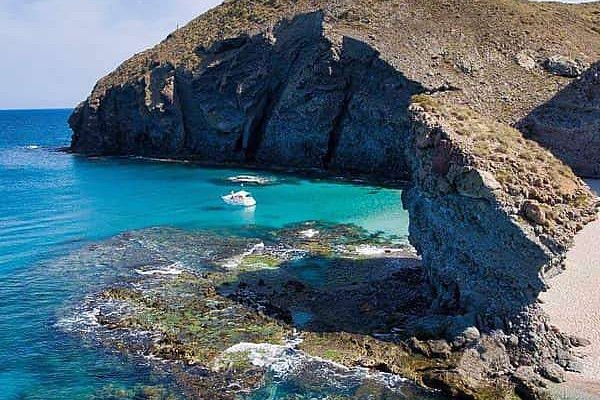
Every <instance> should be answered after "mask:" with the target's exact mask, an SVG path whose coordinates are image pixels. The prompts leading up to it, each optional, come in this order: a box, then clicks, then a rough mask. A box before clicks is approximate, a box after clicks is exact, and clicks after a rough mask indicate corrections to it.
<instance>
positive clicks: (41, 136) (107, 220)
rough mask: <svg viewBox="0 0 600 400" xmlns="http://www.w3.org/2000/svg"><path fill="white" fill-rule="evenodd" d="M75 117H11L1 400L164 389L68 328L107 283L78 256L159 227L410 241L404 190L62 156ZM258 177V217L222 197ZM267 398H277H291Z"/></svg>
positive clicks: (6, 130) (0, 234) (2, 239)
mask: <svg viewBox="0 0 600 400" xmlns="http://www.w3.org/2000/svg"><path fill="white" fill-rule="evenodd" d="M71 111H72V110H69V109H60V110H10V111H9V110H5V111H0V399H11V400H12V399H15V400H17V399H87V398H102V396H101V395H98V393H104V392H103V390H104V389H103V388H106V387H115V388H123V389H124V390H126V389H127V388H131V387H135V386H136V385H140V384H145V383H148V384H154V383H156V382H157V381H159V380H161V379H164V377H161V376H156V374H155V373H154V372H153V371H152V370H151V369H150V368H149V367H148V366H147V365H143V364H140V363H136V362H135V361H134V360H131V359H128V358H127V357H124V356H121V355H119V354H116V353H115V352H111V351H107V350H106V349H104V348H102V347H99V346H97V345H92V344H90V343H87V342H85V341H84V340H82V339H81V338H80V337H77V336H74V335H70V334H69V333H66V332H64V331H63V330H61V329H59V327H58V326H59V324H57V319H58V318H59V314H58V310H60V309H61V308H62V307H63V306H64V304H65V303H66V302H68V301H72V300H73V299H74V298H77V296H81V295H82V293H81V292H82V291H83V290H84V287H86V289H85V290H88V289H89V285H90V284H93V283H94V280H95V279H96V277H95V276H94V275H93V274H94V272H93V269H91V270H85V271H82V270H78V269H76V268H75V267H70V266H69V265H68V264H65V263H64V262H62V263H57V262H56V260H60V259H61V257H64V256H65V255H66V254H68V253H70V252H73V251H76V250H77V249H80V248H83V247H85V246H89V245H90V244H92V243H95V242H98V241H102V240H106V239H109V238H111V237H113V236H115V235H118V234H121V233H123V232H127V231H131V230H138V229H142V228H149V227H175V228H179V229H184V230H190V231H194V230H203V231H206V230H211V229H214V230H220V231H222V230H223V229H228V230H229V231H235V230H238V229H239V230H240V231H241V230H244V229H247V228H248V227H265V228H281V227H284V226H286V225H288V224H292V223H299V222H303V221H323V222H329V223H353V224H356V225H358V226H361V227H363V228H365V229H366V230H368V231H371V232H373V233H376V232H380V233H381V234H384V235H387V236H389V237H390V238H392V239H394V240H399V241H402V240H406V237H407V235H408V214H407V212H406V211H405V210H404V209H403V207H402V202H401V190H400V189H394V188H381V187H374V186H369V185H365V184H363V183H361V182H350V183H349V182H342V181H339V180H335V179H317V178H311V179H309V178H305V177H301V176H294V175H292V174H281V173H273V172H268V171H244V170H241V169H219V168H207V167H202V166H198V165H194V164H189V163H182V162H166V161H159V160H146V159H136V158H86V157H82V156H78V155H73V154H69V153H67V152H64V151H60V149H61V148H64V147H65V146H68V145H69V142H70V137H71V134H72V132H71V130H70V129H69V127H68V125H67V119H68V117H69V115H70V113H71ZM249 173H250V174H260V175H261V176H266V177H268V178H269V179H272V180H273V181H274V182H275V183H276V184H273V185H267V186H261V187H252V188H250V189H249V190H250V191H251V193H252V195H253V196H254V197H255V199H256V200H257V202H258V205H257V206H256V207H255V208H253V209H251V210H248V209H241V208H233V207H230V206H227V205H226V204H224V203H223V201H222V199H221V196H223V195H225V194H228V193H230V192H231V191H232V190H238V189H239V188H240V185H239V184H235V183H232V182H230V181H229V180H228V178H230V177H233V176H236V175H239V174H249ZM57 266H58V267H57ZM57 268H59V269H58V270H57ZM82 282H86V284H85V285H83V284H82ZM267 389H268V388H267ZM267 389H265V388H263V389H262V392H261V393H267V392H268V393H269V395H268V398H272V399H277V398H284V395H283V394H281V395H279V394H277V393H279V392H278V391H277V390H271V389H268V390H267ZM280 392H281V391H280ZM113 393H114V391H113ZM301 395H302V393H299V394H298V396H301ZM311 396H312V397H311V398H328V397H327V396H325V395H323V396H322V397H319V395H318V393H317V394H315V393H312V394H311ZM256 398H260V395H259V394H257V397H256ZM294 398H301V397H294Z"/></svg>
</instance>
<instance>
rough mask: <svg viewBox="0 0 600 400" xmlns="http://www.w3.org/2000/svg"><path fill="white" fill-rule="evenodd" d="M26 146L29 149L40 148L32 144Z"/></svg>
mask: <svg viewBox="0 0 600 400" xmlns="http://www.w3.org/2000/svg"><path fill="white" fill-rule="evenodd" d="M25 148H26V149H28V150H37V149H39V148H40V146H38V145H35V144H32V145H29V146H25Z"/></svg>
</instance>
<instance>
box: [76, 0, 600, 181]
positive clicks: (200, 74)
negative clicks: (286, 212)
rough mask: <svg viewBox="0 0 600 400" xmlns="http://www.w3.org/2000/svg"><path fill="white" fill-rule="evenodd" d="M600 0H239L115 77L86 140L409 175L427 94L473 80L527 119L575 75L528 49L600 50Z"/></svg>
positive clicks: (179, 154) (216, 158)
mask: <svg viewBox="0 0 600 400" xmlns="http://www.w3.org/2000/svg"><path fill="white" fill-rule="evenodd" d="M598 7H599V6H598V4H591V5H582V6H566V5H559V4H536V3H528V2H523V3H520V2H506V3H501V4H499V3H498V2H496V1H491V0H486V1H482V2H478V3H477V4H473V3H472V2H468V1H465V0H451V1H449V2H444V3H439V2H430V1H416V2H407V1H404V0H394V1H391V2H390V1H375V2H372V1H366V0H359V1H350V0H339V1H326V0H318V1H317V0H311V1H309V0H301V1H289V0H234V1H228V2H225V3H224V4H223V5H221V6H219V7H217V8H215V9H214V10H211V11H210V12H208V13H206V14H205V15H203V16H201V17H199V18H197V19H195V20H193V21H192V22H191V23H190V24H189V25H187V26H186V27H184V28H182V29H179V30H177V31H176V32H174V33H173V34H171V35H169V37H167V39H165V40H164V41H163V42H162V43H160V44H159V45H157V46H156V47H154V48H152V49H150V50H147V51H145V52H143V53H140V54H137V55H135V56H134V57H132V58H131V59H130V60H128V61H126V62H125V63H123V64H122V65H121V66H120V67H119V68H118V69H117V70H115V71H114V72H113V73H111V74H110V75H108V76H107V77H105V78H103V79H101V80H100V81H99V82H98V84H97V85H96V87H95V88H94V90H93V92H92V94H91V96H90V97H89V98H88V99H87V100H86V101H85V102H83V103H82V104H81V105H80V106H79V107H78V108H77V110H76V111H75V112H74V114H73V117H72V118H71V121H70V122H71V126H72V128H73V130H74V132H75V135H74V136H73V141H72V146H71V148H72V150H73V151H75V152H79V153H85V154H104V155H128V154H136V155H147V156H159V157H176V158H187V159H195V160H198V161H203V162H211V163H215V162H216V163H230V162H233V163H242V162H243V163H253V164H257V165H262V166H269V167H274V166H282V167H290V166H292V167H303V168H323V167H324V168H329V169H332V170H335V171H336V172H343V173H346V174H354V173H367V174H373V175H377V176H378V177H380V178H381V177H388V178H408V175H407V172H408V171H407V166H406V160H405V159H404V146H405V144H404V142H403V136H404V135H403V132H404V131H405V130H406V108H407V106H408V99H409V98H410V96H411V95H412V94H414V93H418V92H423V91H428V92H431V91H439V90H442V91H443V90H448V89H460V90H451V91H449V92H448V93H446V95H447V97H448V98H449V99H451V101H453V102H457V103H468V104H469V105H470V106H471V107H473V108H474V109H475V110H476V111H478V112H480V113H482V114H483V115H486V116H493V117H494V118H496V119H499V120H501V121H504V122H509V123H513V122H515V121H517V120H518V119H520V118H522V117H523V116H524V115H525V114H526V113H528V112H529V111H531V110H532V109H533V108H535V107H536V106H539V105H540V104H543V103H544V102H546V101H548V100H549V99H551V97H552V96H553V95H554V94H555V93H556V90H557V89H561V88H564V87H565V86H566V85H568V84H569V83H570V79H568V78H565V77H561V76H553V75H550V74H547V73H543V72H541V71H540V70H539V69H537V68H534V69H533V70H532V69H531V68H524V67H522V66H521V65H520V64H519V63H518V62H515V60H517V61H518V60H519V57H518V55H519V54H529V53H531V52H535V55H536V59H537V60H545V59H550V58H551V57H552V56H554V55H556V54H578V57H579V58H581V60H582V62H585V63H589V62H592V61H594V60H597V59H599V58H600V36H598V35H590V34H589V31H590V30H591V29H593V28H594V27H595V26H596V25H595V23H594V18H595V17H594V16H595V15H596V14H595V13H596V12H597V11H598ZM547 26H553V30H552V31H548V29H547ZM392 27H393V29H392ZM457 27H460V29H457ZM500 27H502V28H501V29H500ZM565 33H568V34H570V35H572V36H574V37H575V36H576V37H579V38H580V40H578V41H577V42H576V43H571V42H567V41H564V40H561V39H560V38H561V37H562V35H564V34H565ZM521 58H522V57H521ZM521 64H523V63H522V62H521ZM563 75H564V74H563Z"/></svg>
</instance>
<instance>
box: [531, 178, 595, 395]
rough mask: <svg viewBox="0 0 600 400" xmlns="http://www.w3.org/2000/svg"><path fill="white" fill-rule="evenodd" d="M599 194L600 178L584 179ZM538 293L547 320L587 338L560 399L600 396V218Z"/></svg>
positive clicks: (576, 239) (572, 333)
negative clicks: (580, 365)
mask: <svg viewBox="0 0 600 400" xmlns="http://www.w3.org/2000/svg"><path fill="white" fill-rule="evenodd" d="M587 182H588V184H589V185H590V187H591V188H592V189H594V190H595V191H596V193H599V194H600V180H590V181H587ZM549 283H550V286H551V287H550V290H549V291H548V292H546V293H542V295H541V296H540V298H541V300H542V301H543V304H542V306H543V308H544V309H545V310H546V312H547V313H548V314H549V315H550V321H551V323H552V324H553V325H555V326H557V327H558V328H559V329H560V330H561V331H563V332H565V333H568V334H571V335H575V336H578V337H582V338H585V339H588V340H590V341H591V342H592V345H591V346H588V347H585V348H581V349H580V350H578V351H579V352H580V354H582V355H583V356H584V358H583V364H584V372H583V373H582V374H573V373H571V374H569V376H568V382H567V384H566V385H560V387H559V388H557V389H558V391H559V392H560V394H559V396H558V397H559V398H563V399H569V400H571V399H573V400H575V399H600V220H597V221H595V222H593V223H591V224H589V225H587V226H586V227H585V228H584V229H583V230H582V231H581V232H580V233H579V234H577V237H576V238H575V245H574V246H573V248H572V249H571V250H570V251H569V253H568V254H567V269H566V270H565V271H564V272H563V273H562V274H560V275H559V276H557V277H555V278H553V279H552V280H551V281H550V282H549Z"/></svg>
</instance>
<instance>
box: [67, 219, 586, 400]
mask: <svg viewBox="0 0 600 400" xmlns="http://www.w3.org/2000/svg"><path fill="white" fill-rule="evenodd" d="M173 243H177V248H176V250H175V249H174V248H173V247H172V244H173ZM114 248H118V249H119V254H122V256H120V257H117V258H114V257H111V260H110V263H111V265H115V266H117V265H118V266H119V271H120V272H119V274H118V276H119V278H118V279H117V280H116V281H114V280H112V281H111V282H109V283H108V284H106V285H105V286H104V287H103V288H101V289H100V291H98V292H91V293H89V294H88V295H86V296H85V297H84V298H83V299H82V300H81V301H78V302H76V303H75V304H73V305H72V306H70V307H69V308H68V309H66V310H64V311H63V312H62V313H61V314H62V317H61V318H60V319H59V322H58V327H59V328H60V329H62V330H64V331H66V332H68V333H70V334H74V335H78V336H81V337H82V338H84V339H85V340H86V341H91V342H92V343H96V344H97V345H101V346H102V347H106V348H109V349H113V350H114V351H118V352H121V353H123V354H124V355H126V356H128V357H133V358H134V359H136V358H139V359H140V361H141V360H143V361H142V362H144V363H150V364H151V365H153V367H154V368H156V369H157V370H159V371H163V372H165V373H167V374H168V375H169V376H170V377H172V379H173V380H174V382H175V387H176V388H177V390H178V391H182V393H183V395H184V396H185V397H191V398H215V399H221V398H222V399H233V398H248V399H251V398H253V397H251V396H252V395H255V394H256V393H260V390H261V388H263V387H264V385H265V384H268V382H271V380H272V379H275V382H288V380H292V381H293V382H295V383H294V384H295V385H300V386H301V387H302V388H303V389H302V390H303V391H304V392H303V393H308V392H310V390H311V389H310V385H314V388H315V389H319V390H318V392H319V393H321V394H322V393H323V391H325V392H327V390H331V391H332V392H331V394H332V395H333V394H334V393H337V395H338V397H337V398H353V399H357V398H365V399H367V398H373V397H372V396H376V397H375V398H394V399H395V398H397V399H413V398H414V399H431V400H438V399H439V400H441V399H443V398H445V397H444V396H451V397H456V396H459V397H465V398H474V399H491V398H493V399H501V398H503V399H512V398H514V396H515V395H516V393H518V394H519V395H521V396H522V397H523V398H528V397H527V396H530V398H543V396H544V392H543V389H540V385H542V386H547V385H548V384H547V383H546V384H544V382H548V383H549V382H551V381H557V380H561V379H563V378H562V377H563V374H562V373H561V372H560V368H558V367H553V366H552V365H553V364H546V366H545V367H544V369H542V370H536V371H539V372H540V373H542V374H544V375H545V376H546V377H547V379H549V380H548V381H546V378H541V377H539V376H538V375H536V373H535V371H534V369H533V367H527V368H530V369H527V368H522V367H521V368H518V366H519V364H520V363H521V362H523V359H521V360H519V359H518V357H523V356H525V357H528V355H527V353H523V352H522V350H521V349H520V347H519V343H518V341H519V338H518V337H517V336H516V335H514V334H505V333H503V332H502V331H488V332H484V331H479V330H478V329H477V328H474V327H470V328H468V329H465V330H464V331H463V332H462V333H461V334H460V335H456V336H454V337H453V339H452V340H449V339H446V338H444V337H434V336H432V335H434V334H432V332H431V329H432V326H435V321H437V319H436V318H434V319H431V318H432V316H431V315H430V314H429V313H430V311H431V310H432V309H433V306H432V303H433V302H434V300H435V295H434V293H435V290H434V288H433V287H431V286H430V285H429V283H428V280H427V279H426V278H425V276H424V270H423V269H422V267H421V260H420V259H419V258H417V257H416V256H415V255H414V252H413V251H412V250H411V249H410V248H407V247H404V246H400V247H398V244H394V243H391V242H389V241H388V240H387V239H385V238H381V237H378V236H373V235H371V234H367V233H366V232H364V231H362V230H361V229H359V228H357V227H354V226H350V225H323V224H317V223H313V222H311V223H305V224H299V225H294V226H290V227H288V228H284V229H282V230H278V231H271V232H269V233H268V234H266V236H262V237H260V238H248V237H246V238H241V237H234V236H223V235H215V234H209V233H189V232H183V231H178V230H175V229H170V228H155V229H149V230H144V231H139V232H131V233H127V234H123V235H120V236H119V237H117V238H115V239H112V240H111V241H108V242H106V243H100V244H97V245H94V246H92V247H91V248H87V249H84V250H82V251H83V252H86V253H90V254H92V256H90V255H89V254H88V255H87V256H86V257H84V258H85V259H90V260H93V262H94V263H98V262H101V263H102V262H106V261H103V260H102V257H104V256H102V254H107V253H112V252H113V251H112V250H111V249H114ZM93 254H98V255H100V257H101V258H100V259H98V258H96V257H95V256H93ZM73 257H80V254H77V253H76V254H74V255H73ZM442 317H443V318H453V317H452V316H451V315H447V316H443V315H441V314H439V315H438V316H437V318H442ZM424 322H430V323H429V324H428V323H424ZM555 337H556V338H560V339H561V340H563V341H559V342H557V343H558V344H557V343H554V344H553V346H554V347H553V348H554V349H555V350H557V351H558V350H559V349H560V350H561V351H563V354H562V356H563V359H564V360H565V362H567V363H568V362H569V360H573V362H574V361H575V359H574V358H573V357H572V356H570V355H569V347H570V345H569V344H568V343H567V342H568V340H569V338H567V337H565V338H564V339H562V337H561V336H560V335H558V334H556V336H555ZM557 346H558V347H557ZM315 357H316V358H315ZM517 360H518V361H517ZM528 360H529V358H528ZM528 362H530V361H528ZM316 371H319V372H316ZM335 371H337V372H335ZM369 371H370V372H369ZM277 374H279V375H277ZM328 374H333V375H331V376H330V375H328ZM332 376H337V377H338V378H336V379H339V382H338V386H335V385H333V384H332V383H331V379H333V378H332ZM406 378H408V379H410V381H406ZM327 388H330V389H327ZM342 388H343V389H342ZM420 388H422V389H420ZM146 390H149V389H146ZM164 390H167V389H164ZM336 390H337V392H336ZM431 390H438V391H439V392H438V393H437V394H436V392H435V391H433V392H432V391H431ZM257 391H258V392H257ZM344 393H346V394H345V395H344ZM131 395H132V396H133V395H135V394H131ZM244 396H246V397H244ZM377 396H379V397H377ZM534 396H537V397H534ZM122 398H127V396H125V395H124V396H123V397H122ZM257 398H260V397H257Z"/></svg>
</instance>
